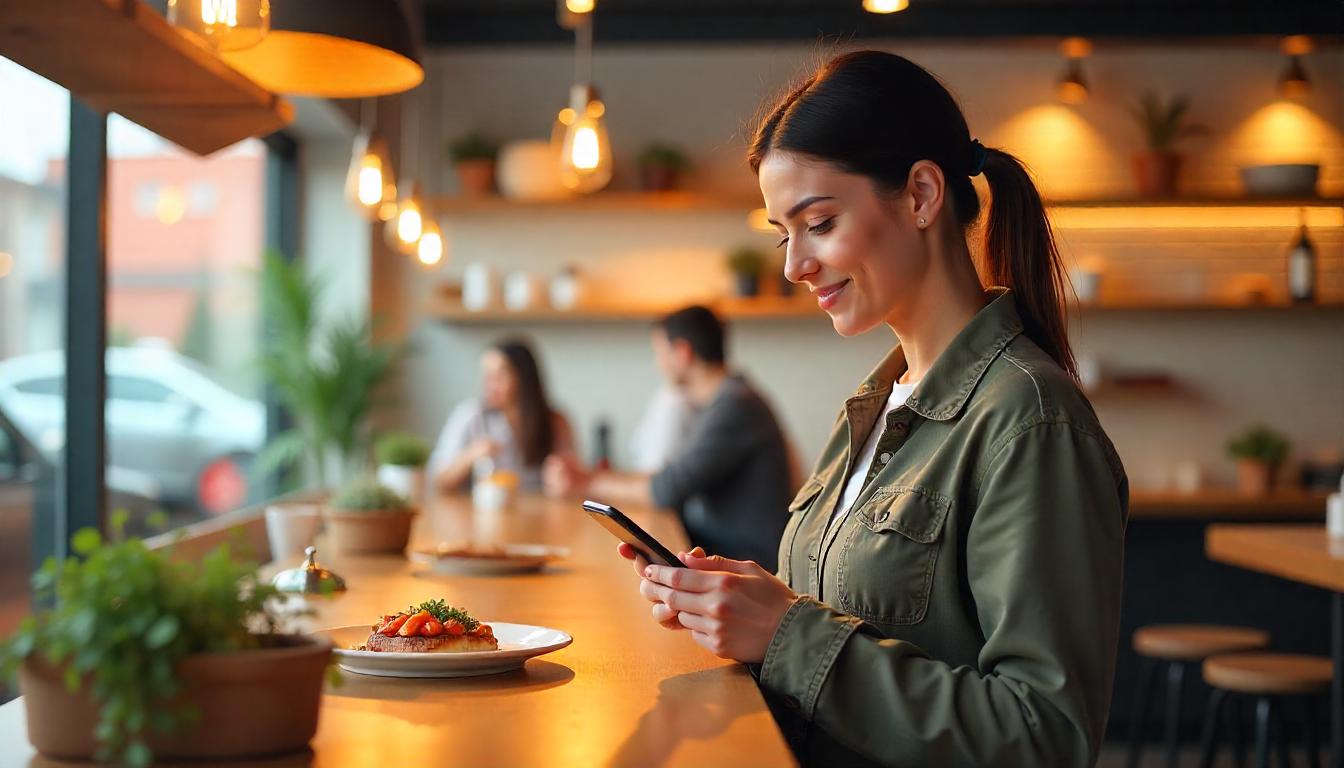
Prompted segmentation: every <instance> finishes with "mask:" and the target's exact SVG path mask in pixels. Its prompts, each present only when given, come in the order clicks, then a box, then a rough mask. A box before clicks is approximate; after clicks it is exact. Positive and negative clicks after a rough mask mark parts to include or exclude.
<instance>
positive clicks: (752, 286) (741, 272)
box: [728, 247, 766, 298]
mask: <svg viewBox="0 0 1344 768" xmlns="http://www.w3.org/2000/svg"><path fill="white" fill-rule="evenodd" d="M765 263H766V258H765V254H763V253H761V252H760V251H759V250H757V249H755V248H747V247H743V248H735V249H733V250H732V251H729V252H728V271H729V272H732V273H733V277H734V279H735V280H736V287H737V295H738V296H741V297H743V298H748V297H752V296H756V295H758V294H759V293H760V290H761V271H762V270H764V269H765Z"/></svg>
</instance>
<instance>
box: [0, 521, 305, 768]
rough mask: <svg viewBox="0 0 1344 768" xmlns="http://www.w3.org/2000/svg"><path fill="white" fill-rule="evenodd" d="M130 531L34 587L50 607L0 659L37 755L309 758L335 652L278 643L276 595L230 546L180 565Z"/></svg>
mask: <svg viewBox="0 0 1344 768" xmlns="http://www.w3.org/2000/svg"><path fill="white" fill-rule="evenodd" d="M124 523H125V515H124V514H120V515H117V516H114V520H113V522H112V525H111V530H112V533H111V535H110V536H109V538H107V539H104V538H103V537H102V536H101V535H100V534H99V533H98V532H97V531H95V530H93V529H83V530H80V531H78V532H76V534H75V535H74V537H73V539H72V546H73V549H74V552H75V555H77V556H72V557H67V558H65V559H62V560H55V559H50V560H48V561H47V562H46V563H45V564H44V565H43V566H42V569H41V570H40V571H38V573H37V574H36V575H35V576H34V577H33V585H34V589H35V592H36V594H37V597H38V601H37V604H39V605H43V604H45V605H50V606H51V607H50V608H44V609H39V610H38V611H37V612H36V613H35V614H34V615H32V616H29V617H27V618H25V619H24V620H23V622H22V624H21V625H20V627H19V629H18V631H17V632H16V633H15V634H14V635H13V636H11V637H10V638H8V639H7V640H6V641H5V642H4V643H3V645H0V664H2V665H3V671H4V672H5V674H6V676H17V678H18V681H19V688H20V691H21V692H22V693H23V695H24V706H25V709H26V713H27V718H28V737H29V740H30V741H31V742H32V743H33V746H34V747H36V749H37V751H38V752H39V753H41V754H42V755H44V756H46V757H49V758H54V759H66V760H89V759H96V760H99V761H105V762H116V763H124V764H127V765H132V766H143V765H148V764H150V763H151V762H152V761H154V760H156V759H160V760H161V759H237V758H246V757H251V756H257V755H265V754H276V753H281V752H287V751H296V750H300V749H303V748H305V747H306V746H307V744H308V742H309V741H310V740H311V739H312V737H313V734H314V733H315V732H316V730H317V716H318V707H319V704H320V701H321V693H322V684H323V681H324V679H325V677H326V672H327V669H328V664H329V661H330V658H331V645H330V643H328V642H326V641H324V640H319V639H316V638H311V637H304V636H298V635H285V634H281V633H279V632H278V631H277V627H278V619H279V617H278V616H277V614H276V612H275V611H276V606H277V605H278V602H277V601H275V600H274V599H273V598H274V597H275V596H276V592H275V590H274V589H273V588H272V587H271V586H270V585H269V584H267V583H265V582H264V581H263V580H262V579H261V578H260V576H259V575H258V573H257V570H256V566H255V565H253V564H250V563H246V562H242V561H240V560H239V559H238V558H237V557H235V554H236V553H235V552H233V551H231V550H230V548H229V546H228V545H227V544H226V545H222V546H220V547H219V548H217V549H215V550H213V551H212V552H210V553H209V554H207V555H206V556H204V557H202V558H199V559H186V558H182V559H175V558H174V557H173V556H172V551H171V547H169V548H168V549H166V550H153V549H150V548H149V547H148V546H146V544H145V543H144V542H143V541H141V540H139V539H127V538H124V537H123V536H122V535H121V531H122V529H123V526H124Z"/></svg>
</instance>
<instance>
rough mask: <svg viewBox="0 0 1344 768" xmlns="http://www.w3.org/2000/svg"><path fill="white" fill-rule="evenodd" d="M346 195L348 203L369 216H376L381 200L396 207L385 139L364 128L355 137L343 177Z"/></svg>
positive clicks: (370, 217)
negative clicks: (348, 168) (346, 170)
mask: <svg viewBox="0 0 1344 768" xmlns="http://www.w3.org/2000/svg"><path fill="white" fill-rule="evenodd" d="M345 197H346V200H347V202H349V203H350V205H351V207H353V208H354V209H355V210H357V211H359V212H360V213H362V214H364V216H365V217H367V218H369V219H377V218H379V212H380V210H381V209H382V207H383V204H384V203H388V202H390V203H392V204H393V206H394V208H395V205H396V199H397V185H396V182H394V181H392V159H391V156H390V155H389V154H388V151H387V142H385V141H383V140H382V139H381V138H378V137H377V136H370V135H369V134H368V133H367V132H361V133H360V134H359V135H358V136H356V137H355V145H354V149H353V151H352V152H351V154H350V170H349V171H348V172H347V173H346V177H345Z"/></svg>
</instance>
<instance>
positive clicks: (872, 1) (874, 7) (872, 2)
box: [863, 0, 910, 13]
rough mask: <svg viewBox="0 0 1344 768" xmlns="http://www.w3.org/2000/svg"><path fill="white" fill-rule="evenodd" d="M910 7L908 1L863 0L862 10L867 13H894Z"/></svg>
mask: <svg viewBox="0 0 1344 768" xmlns="http://www.w3.org/2000/svg"><path fill="white" fill-rule="evenodd" d="M909 7H910V0H863V10H865V11H867V12H869V13H896V12H897V11H904V10H905V9H906V8H909Z"/></svg>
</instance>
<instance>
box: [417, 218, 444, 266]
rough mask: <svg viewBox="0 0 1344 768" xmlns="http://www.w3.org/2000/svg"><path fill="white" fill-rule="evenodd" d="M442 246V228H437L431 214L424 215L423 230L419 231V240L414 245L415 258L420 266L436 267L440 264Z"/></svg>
mask: <svg viewBox="0 0 1344 768" xmlns="http://www.w3.org/2000/svg"><path fill="white" fill-rule="evenodd" d="M444 246H445V242H444V239H443V230H441V229H439V223H438V222H437V221H435V220H434V217H433V216H426V217H425V219H424V227H423V231H421V233H420V242H419V243H417V244H416V247H415V255H416V259H417V260H419V262H420V266H422V267H437V266H438V265H439V264H441V263H442V262H443V253H444Z"/></svg>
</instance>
